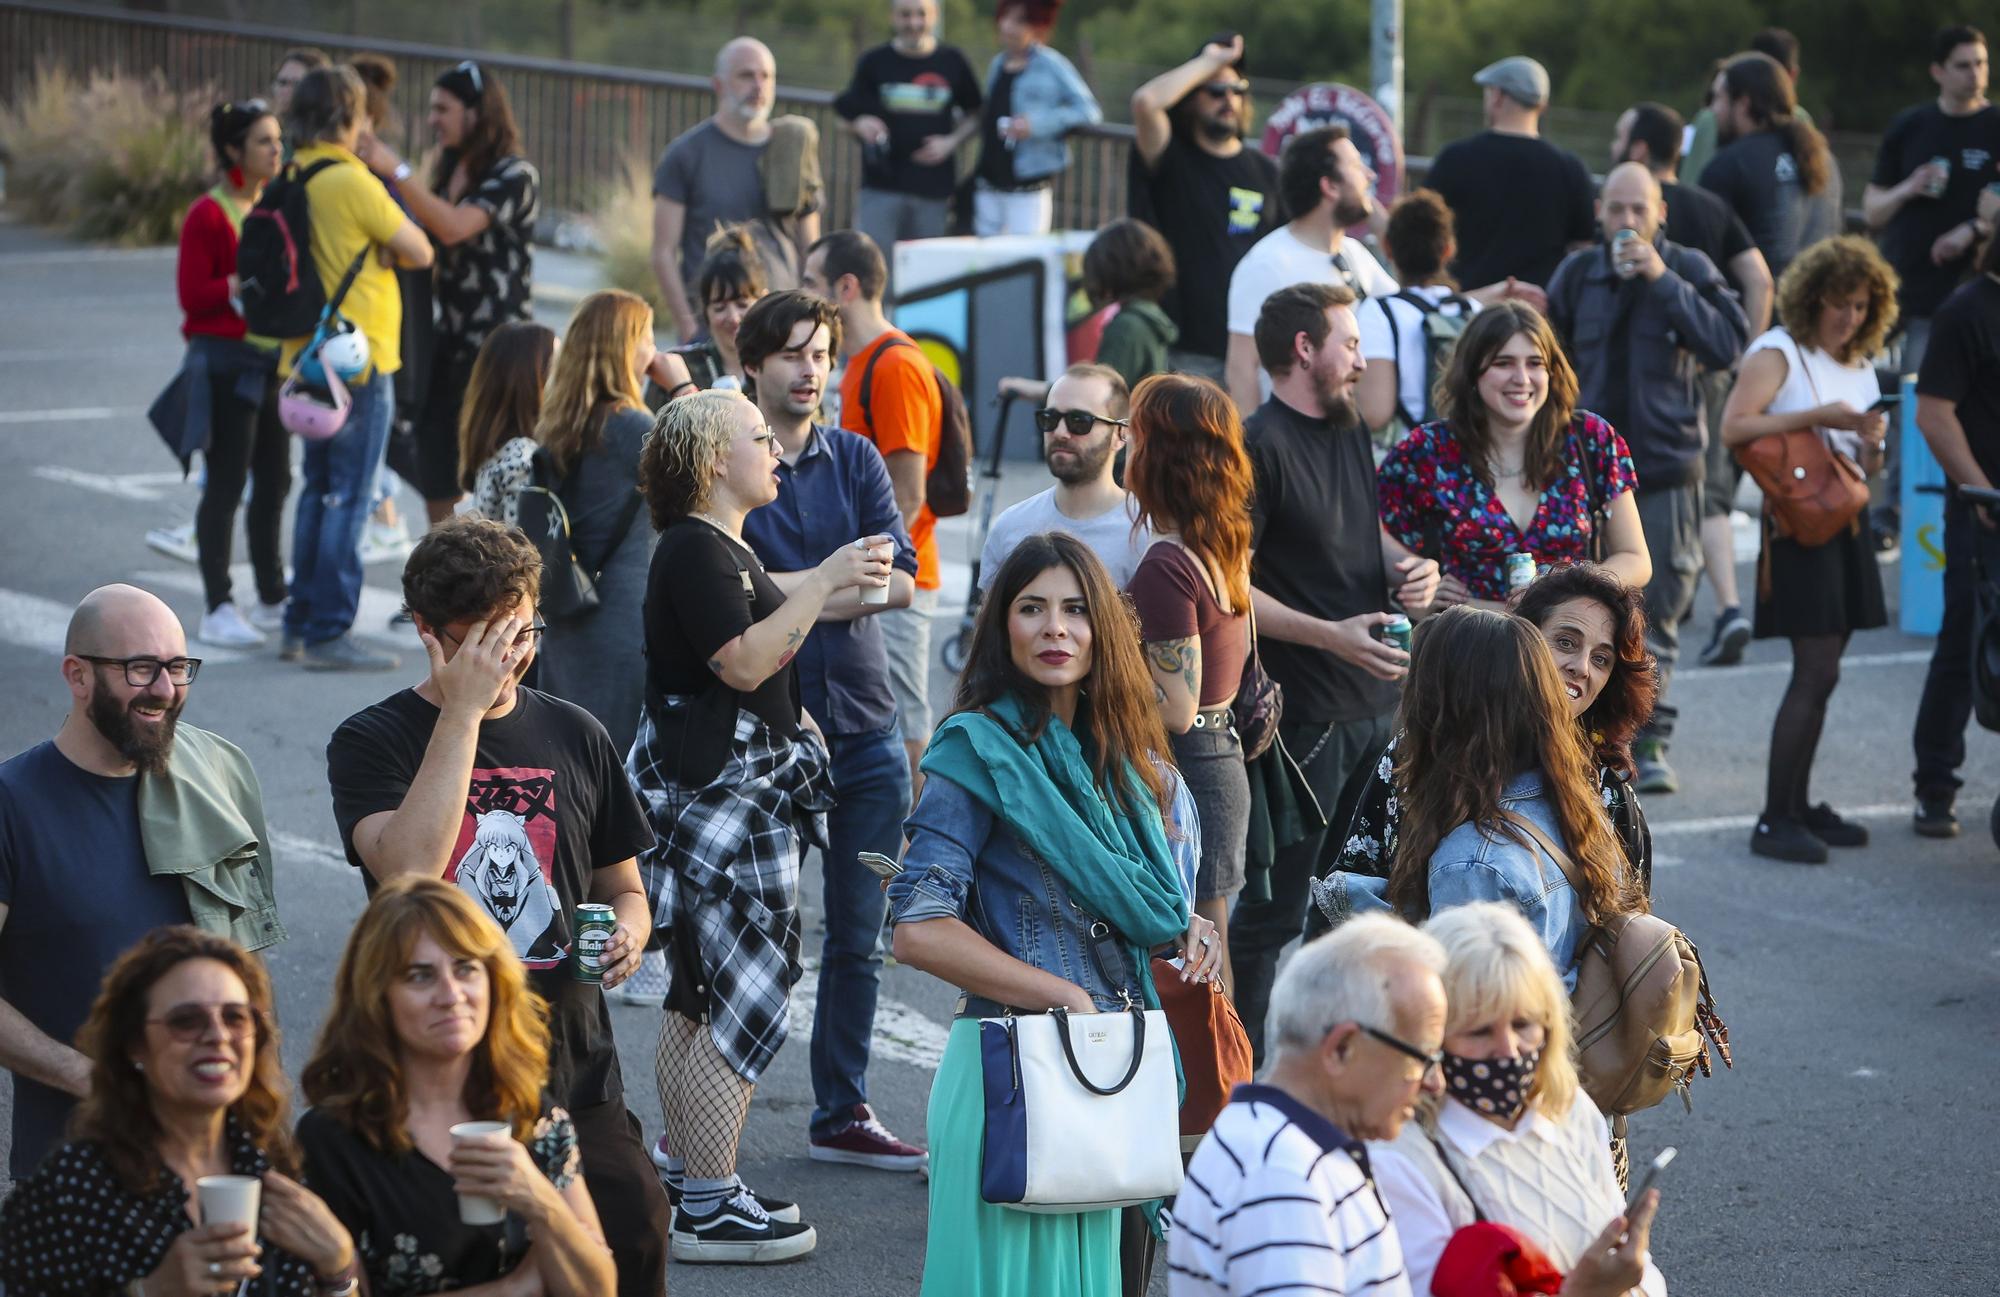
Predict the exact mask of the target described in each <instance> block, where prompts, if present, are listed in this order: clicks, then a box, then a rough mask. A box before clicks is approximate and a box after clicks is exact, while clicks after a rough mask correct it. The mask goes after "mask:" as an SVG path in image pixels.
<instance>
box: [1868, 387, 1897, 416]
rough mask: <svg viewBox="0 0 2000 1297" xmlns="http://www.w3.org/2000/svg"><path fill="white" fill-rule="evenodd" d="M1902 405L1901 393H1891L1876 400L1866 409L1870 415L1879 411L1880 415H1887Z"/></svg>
mask: <svg viewBox="0 0 2000 1297" xmlns="http://www.w3.org/2000/svg"><path fill="white" fill-rule="evenodd" d="M1902 404H1903V395H1902V393H1900V392H1891V393H1890V394H1889V395H1887V396H1884V397H1879V398H1877V399H1876V402H1875V404H1873V405H1871V406H1869V407H1868V409H1869V412H1870V413H1873V412H1875V411H1877V410H1880V411H1881V412H1882V413H1884V414H1887V413H1889V412H1890V411H1892V410H1895V409H1898V408H1900V407H1901V406H1902Z"/></svg>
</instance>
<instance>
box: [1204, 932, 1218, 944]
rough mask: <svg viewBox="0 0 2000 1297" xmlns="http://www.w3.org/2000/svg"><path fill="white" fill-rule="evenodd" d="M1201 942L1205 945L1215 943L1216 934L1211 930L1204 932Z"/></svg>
mask: <svg viewBox="0 0 2000 1297" xmlns="http://www.w3.org/2000/svg"><path fill="white" fill-rule="evenodd" d="M1201 944H1202V945H1204V946H1212V945H1214V944H1215V934H1214V933H1213V932H1209V933H1204V934H1203V935H1202V939H1201Z"/></svg>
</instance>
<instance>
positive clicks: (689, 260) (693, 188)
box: [653, 36, 819, 342]
mask: <svg viewBox="0 0 2000 1297" xmlns="http://www.w3.org/2000/svg"><path fill="white" fill-rule="evenodd" d="M713 84H714V86H715V99H716V104H715V114H714V115H713V116H711V117H709V118H708V119H707V120H706V121H703V122H701V123H700V124H699V125H696V126H694V127H692V128H690V129H689V130H687V131H685V132H683V133H682V134H681V135H680V136H678V137H677V138H675V140H674V141H673V143H671V144H669V145H667V151H666V152H665V153H663V154H661V155H660V165H659V167H658V168H657V169H656V170H655V171H654V172H653V274H654V276H655V277H656V278H657V279H658V280H659V281H660V295H661V297H662V298H663V299H664V300H665V302H666V304H667V312H668V314H670V315H672V316H673V319H674V334H675V336H676V337H678V338H679V339H680V341H682V342H692V341H694V340H695V339H696V338H698V337H700V336H701V335H702V329H701V322H700V320H699V319H698V318H697V316H696V314H695V310H694V307H693V306H692V305H690V303H691V302H692V301H693V297H694V293H693V289H694V277H695V274H696V272H697V271H699V270H700V269H701V258H702V249H703V248H704V247H705V246H706V245H707V242H708V236H709V235H711V234H713V233H715V229H716V227H717V226H718V225H734V224H736V223H738V222H744V223H747V224H748V225H749V226H750V230H751V235H752V237H753V238H754V239H755V240H756V243H757V251H758V253H759V254H760V255H761V256H762V258H763V260H764V270H765V278H766V280H767V281H768V282H769V284H770V286H771V287H772V288H773V289H781V288H796V287H797V286H798V282H799V263H800V262H801V261H802V260H803V259H804V257H805V252H806V249H807V248H809V247H811V246H812V243H813V241H814V240H815V239H817V238H819V213H817V212H809V213H807V214H806V215H803V216H797V217H791V216H787V217H783V218H780V217H776V216H773V215H771V212H770V204H769V203H768V202H767V201H766V199H765V196H764V181H763V178H762V175H761V173H760V171H759V163H760V160H761V158H762V156H763V153H764V150H765V148H766V147H767V146H768V145H769V144H770V143H771V107H772V105H773V104H774V103H776V102H777V94H778V63H777V60H776V59H774V58H772V57H771V51H770V50H769V49H768V48H767V47H766V46H765V45H764V43H763V42H762V41H759V40H756V39H753V38H752V37H749V36H738V37H737V38H736V39H735V40H733V41H730V42H729V43H728V44H726V45H724V46H723V47H722V48H721V49H720V50H718V51H716V55H715V77H714V79H713Z"/></svg>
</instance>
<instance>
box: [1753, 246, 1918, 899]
mask: <svg viewBox="0 0 2000 1297" xmlns="http://www.w3.org/2000/svg"><path fill="white" fill-rule="evenodd" d="M1777 316H1778V324H1777V327H1775V328H1773V329H1771V330H1770V331H1769V332H1768V333H1765V334H1764V335H1763V336H1761V337H1759V338H1757V339H1755V340H1754V341H1752V342H1751V344H1750V347H1749V349H1748V350H1747V351H1745V352H1744V353H1743V367H1742V372H1741V374H1740V376H1739V377H1738V378H1737V380H1736V387H1735V390H1734V391H1732V392H1731V393H1730V394H1729V404H1728V405H1727V406H1725V407H1724V408H1723V411H1722V438H1723V440H1724V441H1725V442H1726V443H1727V444H1728V445H1729V447H1730V449H1732V450H1737V451H1740V450H1741V449H1742V448H1743V447H1744V446H1747V445H1749V444H1750V443H1751V442H1753V441H1755V440H1756V439H1757V438H1759V437H1770V436H1777V435H1780V434H1783V433H1786V432H1791V431H1795V430H1798V429H1810V430H1812V431H1813V432H1814V433H1815V435H1817V436H1818V437H1819V438H1820V440H1821V441H1822V442H1823V443H1824V444H1825V446H1826V449H1827V451H1828V452H1829V453H1830V454H1833V455H1838V456H1842V457H1844V458H1845V459H1846V460H1847V461H1848V462H1849V464H1850V465H1851V466H1852V467H1854V468H1855V469H1856V470H1857V471H1864V472H1873V471H1874V470H1876V469H1877V468H1879V467H1880V466H1881V462H1882V442H1883V439H1884V438H1885V437H1886V436H1887V435H1888V424H1887V417H1886V416H1885V415H1884V414H1882V413H1881V412H1880V411H1878V410H1876V409H1874V408H1873V407H1874V404H1875V402H1876V400H1877V399H1878V397H1879V395H1880V392H1881V386H1880V384H1879V383H1878V381H1877V379H1876V377H1875V369H1874V366H1873V365H1872V363H1871V361H1870V358H1871V357H1873V356H1874V355H1875V354H1876V353H1877V352H1879V351H1880V350H1881V349H1882V342H1883V339H1885V338H1887V337H1888V336H1889V330H1890V329H1891V328H1893V327H1894V326H1895V323H1896V272H1895V271H1893V270H1891V269H1890V268H1889V263H1888V262H1886V261H1884V260H1883V259H1882V254H1881V253H1879V252H1877V251H1876V250H1875V245H1874V244H1872V243H1869V242H1868V241H1867V240H1866V239H1861V238H1856V237H1853V236H1847V237H1843V238H1838V239H1827V240H1825V241H1824V242H1821V243H1816V244H1814V245H1813V246H1812V247H1810V248H1808V249H1806V250H1805V251H1804V252H1803V253H1801V254H1800V255H1799V257H1798V258H1797V259H1796V260H1794V261H1793V262H1792V264H1791V266H1790V268H1789V269H1787V270H1786V271H1785V273H1784V275H1783V276H1781V277H1780V278H1779V280H1778V304H1777ZM1865 524H1866V515H1865V513H1864V515H1863V516H1862V517H1861V518H1858V519H1856V521H1855V523H1854V525H1852V526H1850V527H1849V528H1847V529H1846V530H1844V531H1842V532H1841V533H1840V534H1839V535H1837V536H1835V537H1834V538H1833V539H1832V540H1829V541H1827V542H1826V543H1825V544H1823V545H1811V546H1809V545H1802V544H1800V543H1799V542H1798V541H1797V540H1794V539H1792V538H1791V537H1790V536H1787V535H1785V534H1784V532H1783V529H1782V528H1781V527H1780V526H1779V525H1778V523H1777V521H1776V520H1775V519H1774V518H1773V517H1772V516H1771V513H1770V510H1769V509H1768V508H1767V509H1766V510H1765V512H1764V518H1763V538H1764V544H1763V551H1762V553H1761V554H1760V555H1759V556H1758V559H1757V610H1756V618H1755V622H1756V631H1755V634H1756V636H1757V638H1758V639H1779V638H1782V639H1788V640H1790V641H1791V644H1792V678H1791V680H1790V682H1789V683H1787V684H1786V686H1785V696H1784V698H1783V700H1782V701H1780V702H1779V704H1778V714H1777V716H1776V717H1775V718H1774V719H1773V721H1772V723H1771V757H1770V766H1769V770H1768V772H1767V773H1766V775H1765V788H1764V812H1763V814H1762V815H1760V816H1758V818H1757V827H1756V828H1755V829H1754V830H1753V831H1752V832H1751V834H1750V849H1751V850H1752V851H1754V852H1756V853H1757V854H1758V855H1760V856H1769V857H1771V858H1772V859H1775V860H1790V861H1796V862H1797V863H1799V864H1808V865H1823V864H1825V863H1826V861H1827V848H1828V847H1859V846H1865V845H1866V844H1867V842H1868V830H1867V828H1866V827H1865V826H1863V825H1860V824H1857V823H1855V822H1854V821H1852V820H1849V819H1845V818H1843V817H1842V816H1841V815H1840V813H1839V812H1837V811H1835V810H1834V809H1833V808H1832V807H1830V806H1828V805H1827V804H1826V803H1824V802H1821V803H1818V804H1817V805H1815V804H1814V803H1813V801H1812V798H1811V795H1810V788H1811V784H1812V767H1813V758H1814V756H1815V755H1816V754H1817V753H1818V751H1819V738H1820V731H1821V729H1822V728H1823V727H1824V726H1825V724H1826V709H1827V704H1828V702H1830V701H1831V700H1832V698H1833V690H1834V686H1836V685H1838V684H1839V683H1840V658H1841V654H1843V653H1845V652H1846V651H1847V641H1848V640H1849V639H1850V638H1851V637H1852V636H1853V634H1854V632H1855V631H1858V630H1870V629H1873V628H1874V627H1877V626H1881V625H1883V624H1885V623H1886V622H1887V621H1888V613H1887V610H1886V609H1885V607H1884V605H1883V598H1882V573H1881V569H1880V568H1879V567H1878V565H1877V564H1876V561H1875V553H1874V549H1873V546H1872V545H1871V544H1870V540H1869V537H1868V534H1867V532H1866V530H1865Z"/></svg>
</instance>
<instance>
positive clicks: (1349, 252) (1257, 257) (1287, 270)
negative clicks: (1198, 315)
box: [1229, 225, 1396, 338]
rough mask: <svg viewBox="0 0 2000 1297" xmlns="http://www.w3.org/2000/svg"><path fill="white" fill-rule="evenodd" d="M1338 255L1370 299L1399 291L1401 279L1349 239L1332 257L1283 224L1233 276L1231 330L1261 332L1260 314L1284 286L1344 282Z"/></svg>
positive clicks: (1246, 333) (1239, 264) (1343, 240)
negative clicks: (1271, 296) (1301, 239)
mask: <svg viewBox="0 0 2000 1297" xmlns="http://www.w3.org/2000/svg"><path fill="white" fill-rule="evenodd" d="M1333 256H1339V257H1340V258H1341V259H1342V260H1344V261H1345V262H1346V263H1347V268H1348V269H1349V270H1350V271H1352V272H1353V274H1354V277H1355V279H1356V280H1358V281H1359V282H1360V285H1361V287H1362V289H1363V290H1364V291H1365V292H1366V293H1367V295H1368V296H1370V297H1382V296H1386V295H1388V294H1390V293H1393V292H1395V291H1396V281H1395V279H1394V277H1392V276H1391V275H1390V274H1389V272H1388V271H1386V270H1384V269H1382V263H1381V262H1379V261H1377V260H1375V258H1374V256H1373V255H1371V254H1370V253H1369V251H1368V249H1367V248H1365V247H1363V246H1362V245H1361V244H1360V243H1357V242H1356V241H1355V240H1353V239H1350V238H1347V237H1345V236H1343V237H1342V238H1341V240H1340V243H1339V245H1338V246H1337V247H1336V248H1335V250H1334V254H1333V255H1332V256H1330V255H1328V253H1327V252H1326V250H1325V249H1323V248H1315V247H1311V246H1309V245H1307V244H1305V243H1301V242H1300V241H1299V238H1298V236H1297V235H1295V234H1293V233H1292V227H1291V226H1289V225H1280V226H1279V227H1278V228H1277V229H1275V230H1272V231H1271V232H1270V233H1269V234H1266V235H1265V236H1264V237H1263V238H1261V239H1259V240H1257V242H1256V244H1255V245H1254V246H1252V247H1251V249H1250V251H1248V252H1246V253H1244V254H1243V260H1241V261H1239V262H1237V263H1236V270H1235V272H1234V273H1233V274H1231V275H1230V276H1229V331H1230V332H1231V333H1240V334H1242V335H1243V336H1244V337H1246V338H1247V337H1251V336H1254V335H1255V334H1256V332H1257V313H1258V312H1259V311H1261V310H1263V309H1264V299H1265V298H1267V297H1269V296H1270V295H1271V294H1273V293H1275V292H1277V291H1278V290H1279V289H1280V288H1290V287H1291V286H1292V285H1293V284H1344V283H1346V282H1347V280H1346V277H1345V276H1343V275H1342V274H1341V273H1340V271H1339V270H1338V269H1337V268H1336V267H1335V266H1334V264H1333Z"/></svg>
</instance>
